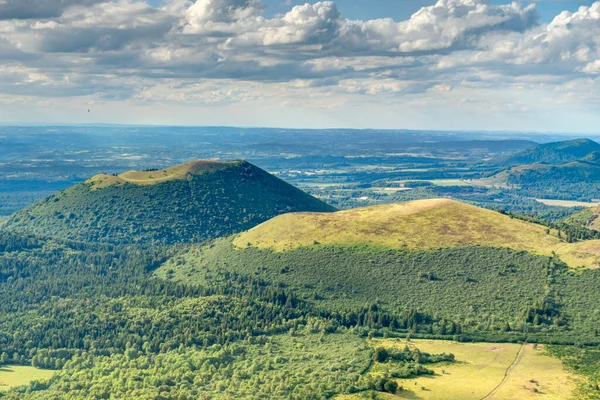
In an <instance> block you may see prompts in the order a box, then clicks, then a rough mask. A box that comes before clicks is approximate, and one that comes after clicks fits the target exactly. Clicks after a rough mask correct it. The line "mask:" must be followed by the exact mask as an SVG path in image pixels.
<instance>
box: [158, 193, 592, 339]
mask: <svg viewBox="0 0 600 400" xmlns="http://www.w3.org/2000/svg"><path fill="white" fill-rule="evenodd" d="M599 262H600V241H583V242H577V243H566V242H565V241H563V240H562V239H560V238H559V237H558V234H557V232H556V231H554V230H550V231H548V230H547V228H546V227H543V226H541V225H537V224H533V223H529V222H525V221H521V220H518V219H513V218H511V217H510V216H507V215H504V214H501V213H498V212H495V211H490V210H486V209H482V208H479V207H475V206H471V205H467V204H463V203H460V202H456V201H453V200H448V199H433V200H420V201H413V202H408V203H397V204H390V205H383V206H375V207H367V208H362V209H354V210H347V211H339V212H336V213H328V214H326V213H291V214H285V215H280V216H278V217H275V218H274V219H272V220H270V221H267V222H265V223H263V224H261V225H258V226H257V227H255V228H252V229H250V230H248V231H246V232H243V233H241V234H239V235H235V236H232V237H230V238H221V239H217V240H215V241H213V242H211V243H209V244H206V245H201V246H192V247H191V248H190V249H189V250H187V251H186V252H184V253H181V254H179V255H178V256H176V257H174V258H173V259H171V260H169V261H168V262H167V263H165V264H164V265H163V266H161V267H160V268H159V270H158V271H157V272H156V273H157V275H158V276H159V277H162V278H164V279H167V280H174V281H178V282H195V283H198V284H200V285H203V286H211V285H214V284H219V283H222V282H224V280H225V279H226V277H230V276H236V277H238V278H237V279H240V280H246V279H247V280H249V281H252V282H254V281H259V282H264V284H265V285H266V286H267V287H284V288H287V289H289V290H292V291H294V292H295V293H298V295H299V297H300V299H302V300H304V301H307V302H310V303H315V304H318V305H319V307H322V308H323V309H325V310H337V311H338V312H340V313H346V312H349V310H357V309H360V307H364V305H365V304H373V303H375V304H377V307H380V309H383V310H387V311H390V312H393V313H396V315H399V314H402V313H403V312H405V313H408V312H410V310H418V311H419V312H421V313H422V314H423V315H422V318H423V321H440V320H443V319H447V320H450V319H452V318H459V319H460V320H461V324H464V327H465V331H469V332H470V333H471V334H472V335H475V336H477V335H479V334H480V333H481V332H484V331H485V332H488V333H486V334H485V335H488V334H490V333H489V332H494V331H500V330H501V329H502V327H503V326H505V324H506V323H508V324H510V325H511V326H516V325H518V324H522V323H523V321H524V320H523V318H525V320H526V321H528V322H527V323H530V322H532V321H533V320H534V319H535V320H536V321H538V322H539V324H537V325H535V324H534V325H535V327H534V326H532V327H529V328H527V329H529V331H528V332H529V333H528V335H529V338H530V339H532V340H533V338H535V337H537V336H536V332H537V333H539V334H540V335H542V334H543V333H544V332H545V333H544V334H551V335H557V336H561V335H562V333H560V332H562V331H563V329H566V328H564V326H566V325H567V322H566V321H567V320H570V318H575V315H576V314H577V315H579V314H581V305H582V304H583V303H582V302H577V301H572V300H574V298H573V299H572V298H571V297H570V296H573V295H575V296H580V297H581V299H590V301H591V300H592V299H593V298H595V297H594V296H595V294H594V293H595V290H594V289H592V287H593V285H590V286H589V287H588V285H589V284H590V283H591V282H592V281H593V280H595V279H597V273H596V272H598V269H597V267H598V266H599V265H600V264H599ZM581 266H584V267H588V268H590V269H585V268H583V269H581V268H579V267H581ZM569 267H571V268H569ZM577 274H581V275H577ZM578 285H582V286H578ZM577 292H579V293H578V294H577ZM586 301H587V300H586ZM563 303H569V307H570V308H569V307H566V306H563ZM534 309H535V310H536V311H531V310H534ZM394 310H395V311H394ZM527 310H530V311H527ZM578 313H579V314H578ZM535 315H538V317H537V318H536V317H535ZM457 316H459V317H457ZM583 318H584V322H582V321H579V322H577V323H575V321H574V320H573V321H572V323H573V324H574V325H570V328H568V329H574V327H575V325H577V326H578V328H577V329H581V330H582V332H583V331H585V332H586V333H585V334H591V332H593V329H596V328H593V326H595V322H593V318H592V316H591V315H590V316H589V318H592V319H588V317H587V316H586V317H583ZM540 321H544V322H540ZM490 327H491V328H490ZM478 332H479V333H478ZM481 334H483V333H481ZM577 334H578V333H577ZM487 337H488V338H490V339H491V337H489V336H487Z"/></svg>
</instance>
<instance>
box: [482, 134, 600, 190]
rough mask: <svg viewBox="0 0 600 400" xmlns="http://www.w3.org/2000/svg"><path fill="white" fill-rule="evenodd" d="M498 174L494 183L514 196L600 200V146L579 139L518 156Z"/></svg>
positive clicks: (542, 147)
mask: <svg viewBox="0 0 600 400" xmlns="http://www.w3.org/2000/svg"><path fill="white" fill-rule="evenodd" d="M504 165H505V166H508V168H506V169H504V170H502V171H500V172H496V173H494V174H493V175H492V178H491V180H490V182H491V183H493V184H501V185H506V186H508V187H510V188H511V191H512V192H513V193H514V194H517V195H521V196H525V197H531V198H542V199H555V200H579V201H591V200H593V199H598V198H600V144H598V143H596V142H594V141H591V140H588V139H577V140H570V141H565V142H556V143H549V144H544V145H539V146H534V147H533V148H531V149H529V150H526V151H524V152H522V153H518V154H516V155H514V156H512V157H509V158H508V160H507V161H506V162H505V163H504Z"/></svg>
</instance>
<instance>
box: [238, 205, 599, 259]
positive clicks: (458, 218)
mask: <svg viewBox="0 0 600 400" xmlns="http://www.w3.org/2000/svg"><path fill="white" fill-rule="evenodd" d="M586 243H590V242H586ZM314 244H321V245H344V246H352V245H372V246H378V247H382V248H389V249H403V250H412V251H421V250H436V249H443V248H460V247H468V246H486V247H496V248H509V249H512V250H524V251H527V252H530V253H532V254H541V255H546V256H551V255H552V254H559V255H561V258H562V259H563V261H565V262H567V263H568V264H569V265H571V266H572V267H577V266H587V267H595V266H597V265H600V264H599V263H600V256H598V255H597V254H596V252H595V251H589V248H586V250H585V251H583V250H581V249H580V246H581V243H565V242H564V241H562V240H561V239H559V238H558V233H557V232H556V231H554V230H551V231H550V232H549V233H548V232H547V228H546V227H545V226H542V225H538V224H534V223H530V222H526V221H521V220H517V219H514V218H511V217H510V216H507V215H504V214H501V213H499V212H496V211H492V210H487V209H484V208H480V207H476V206H472V205H469V204H465V203H461V202H458V201H454V200H449V199H431V200H418V201H412V202H408V203H395V204H386V205H381V206H374V207H365V208H359V209H352V210H345V211H339V212H336V213H328V214H319V213H291V214H284V215H280V216H278V217H276V218H274V219H272V220H270V221H267V222H265V223H263V224H261V225H258V226H257V227H255V228H253V229H250V230H249V231H246V232H243V233H241V234H240V235H238V236H237V237H236V238H235V239H234V240H233V245H234V246H236V247H237V248H240V249H243V248H248V247H255V248H259V249H270V250H275V251H285V250H292V249H297V248H301V247H307V246H312V245H314ZM596 247H598V248H599V249H600V244H599V245H597V246H596Z"/></svg>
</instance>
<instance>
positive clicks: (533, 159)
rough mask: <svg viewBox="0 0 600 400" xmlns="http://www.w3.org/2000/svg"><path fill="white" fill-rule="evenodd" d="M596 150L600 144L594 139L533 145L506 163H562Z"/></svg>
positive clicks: (513, 164)
mask: <svg viewBox="0 0 600 400" xmlns="http://www.w3.org/2000/svg"><path fill="white" fill-rule="evenodd" d="M594 152H600V144H598V143H596V142H594V141H593V140H589V139H574V140H566V141H562V142H553V143H546V144H540V145H537V146H533V147H531V148H529V149H527V150H525V151H523V152H520V153H517V154H515V155H513V156H510V157H508V158H507V159H506V160H505V161H504V164H505V165H510V166H515V165H522V164H534V163H543V164H562V163H566V162H569V161H576V160H581V159H583V158H586V157H591V154H592V153H594Z"/></svg>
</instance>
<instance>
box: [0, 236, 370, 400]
mask: <svg viewBox="0 0 600 400" xmlns="http://www.w3.org/2000/svg"><path fill="white" fill-rule="evenodd" d="M0 248H1V249H2V252H1V253H0V363H9V364H24V365H34V366H38V367H42V368H50V369H57V370H58V369H62V371H61V372H59V373H58V374H57V375H56V377H55V378H53V379H52V380H51V381H50V382H43V383H42V382H34V383H32V384H31V385H30V386H29V387H28V388H23V389H22V390H21V389H18V390H16V391H15V392H12V393H8V394H6V395H5V397H6V398H9V399H13V398H37V399H69V398H74V399H75V398H76V399H82V398H86V399H87V398H95V399H101V398H108V397H109V396H111V395H112V396H113V397H119V398H153V399H197V398H203V397H211V398H212V397H216V398H230V396H231V395H235V396H237V397H251V396H258V397H259V398H281V399H310V398H315V399H320V398H323V397H325V396H329V395H331V394H333V393H339V392H344V391H345V390H346V388H347V387H348V386H350V385H351V383H352V382H353V381H354V380H355V379H357V378H358V376H359V375H360V373H361V372H362V371H363V370H365V369H366V368H368V366H369V359H370V358H371V350H370V349H368V348H367V347H365V345H364V341H362V340H361V339H360V338H359V335H356V334H351V333H350V332H349V330H348V329H346V328H345V327H343V326H341V324H340V323H339V321H340V317H339V316H338V315H336V314H321V313H320V312H317V311H316V310H314V309H313V307H312V306H311V305H310V304H307V303H306V302H302V301H300V300H298V299H297V298H296V297H295V296H294V295H293V294H292V293H290V292H289V291H287V290H285V289H283V288H278V287H272V286H268V285H265V284H264V283H263V282H261V281H259V280H254V279H252V280H248V279H244V278H241V277H235V276H231V277H230V278H229V279H228V280H226V281H225V282H223V284H222V285H221V284H215V285H209V286H198V285H194V284H182V283H174V282H170V281H164V280H159V279H153V278H151V275H150V273H151V271H152V270H153V269H154V268H155V267H156V266H157V265H159V263H160V262H162V261H163V260H164V259H165V258H166V257H168V256H169V255H171V254H172V252H173V250H172V249H167V248H158V247H157V248H153V249H151V250H149V249H140V248H138V247H136V246H131V245H129V246H114V245H108V244H100V245H89V244H82V243H76V242H64V241H56V240H46V239H39V238H35V237H32V236H28V237H23V236H18V235H14V234H10V233H3V234H1V235H0ZM113 372H116V373H117V374H119V376H120V378H119V379H115V377H114V375H113ZM342 372H343V373H342ZM317 378H318V379H317ZM1 396H2V394H0V397H1Z"/></svg>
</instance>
